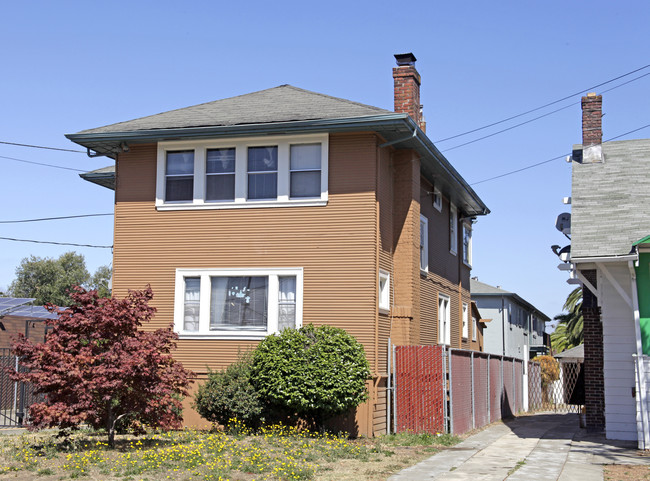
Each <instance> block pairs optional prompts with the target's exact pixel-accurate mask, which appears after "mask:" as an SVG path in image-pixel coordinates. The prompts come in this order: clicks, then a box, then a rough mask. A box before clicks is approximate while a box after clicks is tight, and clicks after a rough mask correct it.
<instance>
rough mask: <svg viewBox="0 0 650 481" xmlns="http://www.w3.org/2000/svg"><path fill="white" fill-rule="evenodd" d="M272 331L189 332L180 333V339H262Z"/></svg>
mask: <svg viewBox="0 0 650 481" xmlns="http://www.w3.org/2000/svg"><path fill="white" fill-rule="evenodd" d="M269 335H270V333H259V332H256V333H255V334H232V335H226V334H221V333H219V334H189V333H178V339H179V340H186V339H212V340H226V339H228V340H234V341H261V340H262V339H264V338H265V337H267V336H269Z"/></svg>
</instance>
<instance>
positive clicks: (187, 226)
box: [67, 54, 489, 435]
mask: <svg viewBox="0 0 650 481" xmlns="http://www.w3.org/2000/svg"><path fill="white" fill-rule="evenodd" d="M396 58H397V64H398V66H397V67H396V68H394V69H393V77H394V83H395V91H394V95H395V112H391V111H388V110H384V109H380V108H376V107H371V106H368V105H363V104H360V103H357V102H352V101H349V100H345V99H341V98H335V97H331V96H328V95H323V94H320V93H316V92H310V91H307V90H302V89H299V88H296V87H293V86H290V85H282V86H279V87H275V88H271V89H268V90H262V91H259V92H254V93H250V94H246V95H241V96H238V97H232V98H226V99H222V100H217V101H214V102H209V103H205V104H201V105H196V106H193V107H187V108H183V109H179V110H173V111H169V112H164V113H161V114H157V115H152V116H149V117H143V118H140V119H136V120H130V121H126V122H121V123H117V124H113V125H108V126H105V127H99V128H95V129H90V130H84V131H82V132H79V133H77V134H71V135H68V136H67V137H68V138H69V139H71V140H72V141H74V142H76V143H78V144H80V145H82V146H84V147H86V148H87V149H88V151H89V153H91V152H94V153H95V154H101V155H106V156H108V157H111V158H112V159H114V160H115V178H114V188H115V237H114V259H113V269H114V271H113V294H114V295H116V296H123V295H124V294H126V291H127V289H130V288H131V289H132V288H142V287H143V286H145V285H146V284H151V286H152V288H153V291H154V294H155V298H154V302H153V303H154V305H155V306H156V307H157V309H158V312H157V315H156V319H155V324H156V325H155V326H152V327H160V326H164V325H168V324H169V323H173V325H174V328H175V329H176V331H177V332H178V334H179V336H180V340H179V343H178V350H177V352H176V356H177V358H178V359H179V360H181V361H182V362H183V364H184V365H185V366H186V367H188V368H190V369H192V370H193V371H194V372H196V373H197V374H198V378H199V381H200V380H201V379H202V378H204V377H205V374H206V369H207V366H210V367H211V368H213V369H214V368H222V367H224V366H226V365H227V364H228V363H230V362H232V361H233V360H234V359H236V358H237V354H238V351H239V350H240V349H242V348H243V349H246V348H248V347H253V346H255V345H256V344H257V343H258V342H259V340H260V339H263V338H264V336H266V335H269V334H272V333H275V332H278V331H279V330H281V329H283V328H285V327H294V326H301V325H304V324H308V323H313V324H315V325H318V324H330V325H333V326H337V327H340V328H343V329H345V330H347V331H348V332H349V333H351V334H352V335H354V336H355V337H356V338H357V339H358V340H359V341H360V342H361V343H362V344H363V346H364V348H365V352H366V355H367V357H368V360H369V361H370V364H371V367H372V371H373V379H372V380H371V381H369V383H368V387H369V392H370V400H369V401H368V402H367V403H366V404H365V405H363V406H361V407H360V408H359V409H358V410H357V416H356V422H357V426H358V432H359V433H361V434H366V435H373V434H375V433H382V432H384V431H385V427H386V389H385V386H386V376H387V358H388V353H387V348H388V342H389V338H390V339H391V340H392V342H393V344H436V343H439V342H440V343H444V344H449V345H451V346H454V347H460V346H461V330H462V325H463V322H464V319H466V318H469V316H470V315H471V314H470V305H471V303H470V292H469V274H470V269H471V262H472V257H471V249H472V244H471V232H472V231H471V229H472V220H473V219H474V218H475V217H476V216H479V215H485V214H487V213H488V212H489V210H488V209H487V207H486V206H485V204H484V203H483V202H482V201H481V199H480V198H479V197H478V195H477V194H476V193H475V192H474V191H473V190H472V188H471V187H470V186H469V185H468V184H467V183H466V182H465V180H464V179H463V178H462V177H461V176H460V175H459V174H458V172H457V171H456V170H455V169H454V168H453V167H452V165H451V164H450V163H449V161H448V160H447V159H446V158H445V157H444V156H443V155H442V154H441V153H440V152H439V151H438V149H437V148H436V147H435V145H434V144H433V143H432V142H431V140H430V139H429V138H428V137H427V136H426V134H425V132H424V122H423V119H422V114H421V105H420V76H419V74H418V72H417V70H416V69H415V60H416V59H415V57H414V56H413V55H412V54H405V55H396ZM100 177H103V179H104V180H105V181H107V185H108V186H109V187H110V185H111V183H110V179H107V175H106V172H103V173H101V175H100ZM89 180H91V179H90V178H89ZM95 180H97V179H95ZM472 345H474V346H478V345H479V341H478V340H477V341H476V342H475V343H473V344H472V343H471V342H470V343H467V347H471V346H472ZM186 421H188V422H190V423H194V422H199V421H198V417H197V416H196V415H195V414H192V413H191V412H190V411H189V410H188V415H187V416H186Z"/></svg>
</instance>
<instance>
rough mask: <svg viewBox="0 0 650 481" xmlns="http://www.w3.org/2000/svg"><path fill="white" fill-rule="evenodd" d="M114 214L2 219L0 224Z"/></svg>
mask: <svg viewBox="0 0 650 481" xmlns="http://www.w3.org/2000/svg"><path fill="white" fill-rule="evenodd" d="M106 215H113V213H112V212H111V213H108V214H82V215H66V216H62V217H43V218H40V219H21V220H0V224H20V223H23V222H41V221H45V220H59V219H78V218H80V217H99V216H106Z"/></svg>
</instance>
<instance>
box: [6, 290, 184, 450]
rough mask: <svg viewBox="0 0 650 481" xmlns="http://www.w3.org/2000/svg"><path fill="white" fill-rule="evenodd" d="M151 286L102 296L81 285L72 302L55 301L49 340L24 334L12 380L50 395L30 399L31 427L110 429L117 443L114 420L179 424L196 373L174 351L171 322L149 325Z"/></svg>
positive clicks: (16, 345)
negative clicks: (147, 328) (157, 326)
mask: <svg viewBox="0 0 650 481" xmlns="http://www.w3.org/2000/svg"><path fill="white" fill-rule="evenodd" d="M152 297H153V292H152V291H151V287H149V286H147V288H146V289H145V290H143V291H129V294H128V296H127V297H126V298H124V299H109V298H100V297H98V295H97V292H96V291H86V290H84V289H83V288H80V287H76V288H75V289H74V292H73V293H72V294H71V298H72V299H73V300H74V304H73V305H72V307H69V308H66V309H61V308H58V307H56V306H49V309H50V310H52V311H53V312H56V313H58V318H57V319H52V320H48V321H46V322H47V325H48V326H50V328H51V331H50V332H48V334H47V337H46V339H45V342H40V343H34V342H32V341H30V340H29V339H26V338H25V337H24V336H19V338H18V339H17V340H16V341H15V342H14V344H13V349H14V352H15V353H16V355H17V356H20V357H21V363H22V365H23V366H25V367H26V368H27V371H26V372H15V373H13V375H12V376H13V379H14V380H20V381H25V382H30V383H33V385H34V387H35V390H36V393H37V394H44V395H45V401H44V402H40V403H36V404H32V405H31V406H30V418H31V425H30V427H31V428H33V429H40V428H45V427H58V428H61V429H67V428H76V427H78V426H79V425H80V424H88V425H90V426H92V427H93V428H96V429H97V428H105V429H106V431H107V432H108V438H109V439H108V441H109V445H111V446H113V444H114V439H115V427H116V423H117V422H118V421H119V420H120V419H122V418H125V417H126V419H125V421H129V422H131V421H137V422H139V423H140V424H143V425H147V426H151V427H159V428H163V429H169V428H176V427H180V425H181V421H182V417H181V397H182V396H185V395H187V393H188V392H187V387H188V384H189V382H190V377H191V376H192V373H191V372H190V371H188V370H186V369H185V368H184V367H183V366H182V364H181V363H180V362H178V361H176V360H175V359H174V358H173V357H172V355H171V351H172V349H174V348H175V347H176V344H175V341H176V339H178V336H177V335H176V333H174V332H173V330H172V328H171V326H170V327H168V328H166V329H157V330H155V331H145V330H141V329H140V328H141V327H142V326H143V325H144V324H145V323H147V322H148V321H150V320H151V319H152V317H153V316H154V313H155V311H156V309H155V308H154V307H151V306H150V305H149V301H150V300H151V299H152Z"/></svg>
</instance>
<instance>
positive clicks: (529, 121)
mask: <svg viewBox="0 0 650 481" xmlns="http://www.w3.org/2000/svg"><path fill="white" fill-rule="evenodd" d="M579 103H580V102H574V103H572V104H569V105H566V106H565V107H560V108H559V109H557V110H552V111H551V112H548V113H546V114H543V115H540V116H539V117H535V118H532V119H530V120H526V121H525V122H521V123H519V124H516V125H513V126H511V127H507V128H505V129H502V130H498V131H496V132H493V133H491V134H488V135H484V136H483V137H479V138H478V139H474V140H470V141H468V142H464V143H462V144H459V145H454V146H453V147H450V148H448V149H445V150H443V151H442V152H449V151H450V150H454V149H458V148H460V147H464V146H466V145H469V144H473V143H474V142H478V141H479V140H484V139H487V138H489V137H494V136H495V135H498V134H501V133H503V132H507V131H508V130H512V129H516V128H517V127H521V126H522V125H526V124H529V123H531V122H535V121H536V120H539V119H541V118H544V117H548V116H549V115H552V114H554V113H557V112H559V111H561V110H566V109H568V108H569V107H573V106H574V105H576V104H579Z"/></svg>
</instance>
